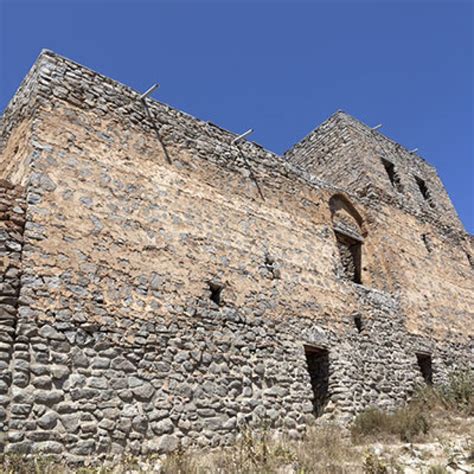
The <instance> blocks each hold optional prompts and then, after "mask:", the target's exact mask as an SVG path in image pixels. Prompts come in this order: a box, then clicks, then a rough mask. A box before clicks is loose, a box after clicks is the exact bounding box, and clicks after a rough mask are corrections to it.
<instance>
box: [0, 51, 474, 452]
mask: <svg viewBox="0 0 474 474" xmlns="http://www.w3.org/2000/svg"><path fill="white" fill-rule="evenodd" d="M29 80H31V81H33V82H34V83H35V84H36V86H34V87H33V86H28V87H30V88H32V89H34V90H35V91H36V95H35V98H34V101H35V104H36V106H35V108H34V110H32V111H31V113H30V114H29V115H28V114H26V115H25V116H22V115H21V114H17V115H15V107H14V106H11V107H10V108H9V109H8V114H10V116H15V117H17V119H15V120H16V122H15V126H13V127H11V126H9V127H8V133H5V135H4V136H7V137H8V139H6V140H5V144H4V147H3V148H2V150H0V151H1V152H2V156H1V162H2V163H3V164H4V166H2V168H1V173H2V176H3V177H4V178H7V179H10V180H11V181H13V182H14V183H15V184H20V183H21V184H23V185H24V186H25V188H26V189H25V195H26V202H27V205H28V206H27V209H26V214H25V215H26V225H25V232H24V239H25V244H24V247H23V252H22V257H21V258H22V265H21V267H22V277H21V290H20V297H19V301H18V302H19V308H18V311H17V313H16V318H17V323H16V329H15V332H14V333H13V336H12V337H14V338H15V340H16V341H17V342H18V350H17V345H15V346H14V347H13V349H9V350H8V354H11V356H9V362H8V370H9V371H10V372H11V373H12V375H13V377H11V379H12V386H11V388H10V389H9V391H8V393H7V395H6V396H4V397H3V398H2V399H1V400H3V402H4V406H5V407H6V408H7V409H6V410H5V413H6V414H7V417H10V418H9V422H8V425H6V426H7V431H6V433H5V439H6V446H5V450H6V451H7V452H10V451H21V452H44V453H53V454H58V455H64V456H67V457H68V458H69V459H70V460H72V461H74V460H75V461H80V460H82V459H84V458H85V457H87V456H92V455H93V456H96V457H97V459H98V458H100V457H106V456H113V455H120V454H123V453H125V452H130V453H133V454H149V453H152V452H158V453H164V452H169V451H171V450H173V449H175V448H177V447H178V446H183V447H186V446H189V445H202V446H204V445H212V446H216V445H221V444H226V443H229V442H231V441H232V440H233V439H234V437H235V435H236V433H237V432H238V429H239V428H240V427H242V426H244V425H250V426H261V424H262V423H268V424H270V425H271V426H272V427H273V428H274V429H276V430H280V431H282V430H285V431H287V432H289V434H290V436H292V437H298V436H300V435H301V434H302V432H303V431H304V429H305V427H306V426H307V425H308V423H310V422H312V421H313V420H314V414H313V403H312V401H313V393H312V387H311V380H310V374H309V371H308V367H307V361H306V356H305V347H313V348H318V349H325V350H327V351H328V360H329V375H328V393H327V403H326V406H325V407H324V411H323V415H322V417H323V419H327V418H332V419H336V420H340V421H342V422H345V421H348V420H350V419H351V418H352V417H353V416H354V414H356V413H357V412H358V411H360V410H361V409H363V408H365V407H367V406H368V405H372V404H373V405H378V406H381V407H387V408H392V407H394V406H396V405H399V404H401V403H403V402H404V401H405V400H407V398H408V397H409V396H410V394H411V393H412V392H413V389H414V386H415V384H417V383H422V382H423V379H422V375H421V372H420V369H419V367H418V365H417V358H416V354H417V353H427V354H431V357H432V362H433V378H434V382H435V383H439V382H443V381H446V379H447V375H448V373H449V372H450V371H452V370H454V369H456V368H461V369H465V368H466V367H468V366H469V364H472V360H473V358H472V350H473V348H472V301H473V294H474V288H473V285H472V268H471V266H470V265H469V262H468V259H467V257H466V253H465V251H466V250H465V249H464V248H463V247H462V245H464V242H465V241H467V240H466V239H467V237H466V234H465V233H463V232H464V231H463V230H462V229H459V228H457V227H456V225H455V223H454V224H453V226H452V227H449V226H448V224H446V223H444V224H440V220H439V219H431V218H430V219H425V218H424V217H423V216H424V214H422V212H421V211H416V212H415V210H414V209H415V208H414V207H413V209H412V208H409V207H406V206H405V207H404V206H397V205H395V204H393V202H392V201H390V200H387V199H378V198H377V197H374V195H372V194H370V193H368V194H367V193H366V194H364V193H359V192H358V189H355V188H354V190H353V191H352V190H349V191H348V192H347V191H345V190H344V189H341V188H338V187H337V185H341V184H344V183H339V182H337V181H338V180H339V178H338V179H334V180H333V181H334V183H327V182H325V181H322V180H321V179H318V178H316V177H315V176H314V175H313V174H312V170H310V169H309V168H308V166H306V165H304V163H292V162H291V161H293V160H292V159H291V160H288V159H283V158H282V157H279V156H277V155H275V154H273V153H271V152H268V151H266V150H264V149H263V148H262V147H260V146H258V145H256V144H253V143H248V142H244V143H242V144H239V145H238V146H235V145H232V144H231V141H232V139H233V138H234V137H235V135H234V134H232V133H230V132H227V131H225V130H222V129H219V128H218V127H216V126H215V125H212V124H209V123H207V122H203V121H200V120H197V119H195V118H193V117H190V116H188V115H186V114H183V113H182V112H179V111H176V110H173V109H172V108H170V107H168V106H166V105H163V104H160V103H158V102H156V101H152V100H148V99H147V101H146V104H143V103H142V102H140V101H138V100H137V97H138V94H137V93H136V92H135V91H133V90H131V89H129V88H127V87H126V86H123V85H121V84H118V83H116V82H114V81H112V80H111V79H108V78H105V77H104V76H101V75H99V74H97V73H95V72H93V71H90V70H88V69H87V68H84V67H82V66H79V65H77V64H75V63H73V62H71V61H69V60H66V59H64V58H61V57H59V56H57V55H55V54H54V53H51V52H44V53H43V54H42V55H41V56H40V58H39V59H38V62H37V64H36V66H35V68H34V70H33V73H32V74H31V75H30V79H29ZM28 87H27V88H28ZM20 93H21V91H20ZM18 100H19V99H18ZM12 104H15V101H13V102H12ZM145 105H146V106H145ZM21 117H23V118H21ZM331 120H332V122H339V121H340V120H342V119H341V117H340V116H339V115H336V116H335V117H333V118H332V119H331ZM331 120H330V122H331ZM344 120H345V119H344ZM4 123H5V122H4ZM334 127H335V128H334ZM324 130H325V133H324V134H322V135H321V136H322V138H321V140H322V142H324V143H326V144H325V145H324V146H326V147H328V148H330V149H332V150H335V151H334V153H339V155H338V156H341V157H343V155H344V153H345V151H344V153H343V152H342V151H341V147H340V141H338V136H339V132H340V130H339V125H337V126H335V125H334V126H332V125H328V126H327V127H326V126H325V128H324ZM15 140H16V142H17V143H20V142H21V143H22V144H23V146H22V148H24V150H22V154H20V155H19V154H17V153H14V150H15V148H16V146H13V145H12V144H13V143H14V141H15ZM347 141H348V145H347V146H348V147H355V146H356V145H357V146H359V145H358V143H360V141H359V142H354V141H350V137H348V138H347ZM331 143H332V144H331ZM337 163H338V162H337V161H335V162H334V173H335V176H339V175H338V173H337V172H336V171H335V170H336V169H337V167H338V164H337ZM382 170H383V168H382ZM328 173H329V172H328ZM369 175H370V173H368V174H367V176H366V177H364V179H369ZM325 178H327V176H325ZM367 182H368V181H367ZM374 189H375V187H374ZM335 196H336V197H337V199H342V200H343V201H344V202H347V203H349V204H347V205H341V207H340V209H339V208H338V209H334V208H331V206H330V203H331V202H334V197H335ZM339 211H341V212H339ZM342 224H343V225H344V226H345V228H346V231H348V232H350V233H352V234H354V235H357V237H358V238H361V239H363V245H362V268H361V278H362V284H356V283H354V282H352V281H350V280H348V279H347V278H345V277H344V267H343V263H342V262H341V259H340V255H339V252H338V247H337V238H336V235H335V232H334V230H335V228H336V226H340V225H342ZM446 229H448V230H450V231H449V232H448V230H446ZM423 235H428V236H429V237H430V241H431V244H432V250H431V252H429V251H428V249H427V247H426V245H425V243H424V240H423V238H422V236H423ZM216 292H218V293H219V297H218V298H217V296H216ZM8 314H11V313H8ZM355 317H358V318H360V324H358V325H356V324H355V323H354V318H355ZM8 327H10V326H8ZM11 332H12V331H11V330H7V331H4V333H5V334H7V336H6V337H5V340H7V342H8V340H9V339H8V334H10V333H11ZM2 334H3V333H2ZM10 346H11V345H10ZM10 346H9V347H10ZM2 347H3V346H2ZM7 385H8V384H7ZM4 428H5V426H4Z"/></svg>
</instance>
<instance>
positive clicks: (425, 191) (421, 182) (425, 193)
mask: <svg viewBox="0 0 474 474" xmlns="http://www.w3.org/2000/svg"><path fill="white" fill-rule="evenodd" d="M415 181H416V184H417V185H418V189H419V190H420V193H421V195H422V196H423V199H424V200H425V201H427V202H428V203H429V204H430V206H433V201H432V199H431V193H430V190H429V189H428V186H427V185H426V183H425V181H424V180H423V179H421V178H418V176H415Z"/></svg>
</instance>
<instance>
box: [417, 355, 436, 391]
mask: <svg viewBox="0 0 474 474" xmlns="http://www.w3.org/2000/svg"><path fill="white" fill-rule="evenodd" d="M416 360H417V362H418V367H419V368H420V372H421V375H422V377H423V380H424V381H425V382H426V383H427V384H428V385H432V384H433V366H432V362H431V355H430V354H424V353H418V354H416Z"/></svg>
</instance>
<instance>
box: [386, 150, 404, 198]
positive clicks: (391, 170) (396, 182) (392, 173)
mask: <svg viewBox="0 0 474 474" xmlns="http://www.w3.org/2000/svg"><path fill="white" fill-rule="evenodd" d="M382 164H383V166H384V168H385V171H386V173H387V176H388V179H389V180H390V183H391V185H392V186H393V187H394V188H395V189H396V190H397V191H398V192H402V191H403V188H402V183H401V182H400V177H399V176H398V173H397V172H396V170H395V165H394V164H393V163H392V162H390V161H388V160H384V159H383V158H382Z"/></svg>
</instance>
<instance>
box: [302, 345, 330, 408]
mask: <svg viewBox="0 0 474 474" xmlns="http://www.w3.org/2000/svg"><path fill="white" fill-rule="evenodd" d="M304 351H305V355H306V365H307V367H308V373H309V377H310V380H311V388H312V390H313V413H314V415H315V416H316V417H318V416H320V415H322V413H323V411H324V407H325V406H326V404H327V402H328V387H329V352H328V351H327V350H326V349H320V348H319V347H313V346H305V348H304Z"/></svg>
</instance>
